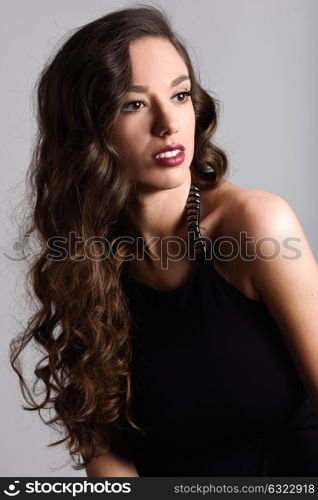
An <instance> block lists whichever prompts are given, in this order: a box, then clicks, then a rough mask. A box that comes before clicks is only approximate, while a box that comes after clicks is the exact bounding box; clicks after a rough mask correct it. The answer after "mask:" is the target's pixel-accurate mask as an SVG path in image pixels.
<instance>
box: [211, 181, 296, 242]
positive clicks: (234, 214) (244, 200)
mask: <svg viewBox="0 0 318 500" xmlns="http://www.w3.org/2000/svg"><path fill="white" fill-rule="evenodd" d="M217 198H218V199H217V205H218V207H219V227H220V229H221V232H222V233H224V234H225V233H227V234H229V235H231V236H233V237H235V236H237V235H238V234H239V233H240V232H241V231H248V232H249V233H251V235H252V236H255V237H256V236H257V235H261V234H262V233H263V232H264V231H267V232H268V231H269V232H271V231H274V232H275V233H276V234H277V231H279V230H281V231H282V234H283V233H284V231H285V230H286V229H288V230H290V229H292V227H293V226H294V227H295V228H296V226H297V229H298V230H299V221H298V219H297V216H296V214H295V212H294V211H293V209H292V207H291V206H290V205H289V204H288V202H287V201H286V200H285V199H284V198H283V197H281V196H279V195H278V194H275V193H271V192H269V191H264V190H260V189H248V188H244V187H241V186H237V185H235V184H233V183H231V182H228V181H225V182H224V183H223V185H222V186H221V187H220V191H219V193H218V195H217Z"/></svg>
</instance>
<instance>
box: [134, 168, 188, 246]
mask: <svg viewBox="0 0 318 500" xmlns="http://www.w3.org/2000/svg"><path fill="white" fill-rule="evenodd" d="M190 186H191V178H190V177H189V178H188V179H187V180H186V181H185V182H184V183H183V184H181V185H180V186H178V187H176V188H171V189H157V190H154V191H151V192H149V191H144V190H142V189H139V190H138V192H136V194H135V196H134V198H133V200H132V202H131V204H130V206H129V209H128V211H127V216H126V221H127V223H128V226H129V227H130V228H131V229H132V231H133V232H134V233H135V234H136V235H137V236H141V237H142V238H143V239H144V243H145V244H147V243H148V242H149V241H150V240H151V239H152V238H156V237H157V238H158V237H159V238H160V239H162V238H169V237H176V236H178V237H184V236H185V235H186V234H187V217H186V215H187V214H186V201H187V198H188V195H189V191H190Z"/></svg>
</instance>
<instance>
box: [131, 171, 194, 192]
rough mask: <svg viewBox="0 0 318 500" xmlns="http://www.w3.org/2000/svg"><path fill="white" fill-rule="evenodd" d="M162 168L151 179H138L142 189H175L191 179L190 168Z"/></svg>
mask: <svg viewBox="0 0 318 500" xmlns="http://www.w3.org/2000/svg"><path fill="white" fill-rule="evenodd" d="M160 168H161V169H162V170H161V171H160V172H159V173H156V175H154V176H153V177H152V178H151V179H150V178H149V179H140V180H138V181H137V184H138V186H139V187H140V189H142V190H152V191H155V190H160V189H173V188H177V187H179V186H182V185H183V184H185V183H186V184H187V183H188V182H189V179H190V180H191V174H190V168H189V167H188V168H187V170H185V169H180V167H160Z"/></svg>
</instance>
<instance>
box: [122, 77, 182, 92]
mask: <svg viewBox="0 0 318 500" xmlns="http://www.w3.org/2000/svg"><path fill="white" fill-rule="evenodd" d="M184 80H190V77H189V76H188V75H180V76H178V77H177V78H175V79H174V80H172V82H171V83H170V88H172V87H176V86H177V85H179V83H181V82H184ZM148 89H149V87H147V86H143V85H131V86H130V87H129V89H128V92H147V90H148Z"/></svg>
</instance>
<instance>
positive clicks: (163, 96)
mask: <svg viewBox="0 0 318 500" xmlns="http://www.w3.org/2000/svg"><path fill="white" fill-rule="evenodd" d="M129 54H130V60H131V67H132V82H131V86H138V87H144V88H143V89H140V88H139V89H137V88H135V89H131V90H130V91H129V92H128V93H127V99H126V104H125V106H124V109H123V110H122V111H121V115H120V119H119V120H118V122H117V124H116V131H115V136H114V139H115V143H116V145H117V146H118V148H119V151H120V155H121V158H122V159H123V161H124V162H125V163H126V164H127V165H128V167H129V168H130V169H132V171H133V176H134V177H135V178H136V180H137V186H138V187H139V188H141V189H145V190H149V189H151V190H153V189H165V188H173V187H177V186H179V185H180V184H182V183H184V182H185V181H186V180H187V179H188V177H189V167H190V165H191V162H192V158H193V153H194V134H195V113H194V109H193V105H192V100H191V97H190V96H188V95H186V94H185V92H189V91H190V90H191V82H190V79H189V72H188V69H187V66H186V64H185V62H184V61H183V59H182V58H181V56H180V55H179V53H178V52H177V50H176V49H175V48H174V46H173V45H172V44H171V43H170V42H168V41H167V40H163V39H159V38H154V37H144V38H141V39H138V40H136V41H134V42H132V43H131V44H130V47H129ZM178 77H188V78H179V81H176V80H177V79H178ZM181 80H182V81H181ZM146 87H147V88H146ZM175 144H181V145H183V146H184V148H185V151H184V161H183V162H182V163H180V164H179V165H174V166H165V165H162V164H159V163H157V162H156V161H155V160H154V159H153V157H152V156H153V154H154V153H156V152H158V151H159V150H160V149H162V148H163V147H165V146H167V145H172V146H173V145H175ZM175 149H178V148H175Z"/></svg>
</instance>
